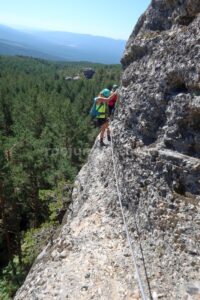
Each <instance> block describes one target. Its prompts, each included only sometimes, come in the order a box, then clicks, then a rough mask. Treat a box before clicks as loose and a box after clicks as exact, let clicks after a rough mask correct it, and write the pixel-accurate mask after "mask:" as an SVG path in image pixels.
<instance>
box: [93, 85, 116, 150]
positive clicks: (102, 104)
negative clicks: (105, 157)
mask: <svg viewBox="0 0 200 300" xmlns="http://www.w3.org/2000/svg"><path fill="white" fill-rule="evenodd" d="M112 96H113V94H112V95H111V91H110V90H109V89H103V90H102V91H101V92H100V94H99V95H98V97H97V98H96V108H97V110H98V112H99V113H100V114H99V115H98V116H97V117H96V119H97V126H99V127H101V131H100V146H101V147H103V146H106V144H104V142H103V139H104V133H105V131H106V130H107V139H108V141H110V140H111V137H110V129H109V127H108V126H109V121H108V103H109V101H110V100H111V98H112Z"/></svg>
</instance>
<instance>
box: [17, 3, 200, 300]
mask: <svg viewBox="0 0 200 300" xmlns="http://www.w3.org/2000/svg"><path fill="white" fill-rule="evenodd" d="M199 13H200V1H199V0H187V1H186V0H153V1H152V3H151V5H150V6H149V8H148V10H147V11H146V12H145V14H144V15H143V16H142V17H141V18H140V19H139V21H138V23H137V25H136V27H135V29H134V31H133V33H132V34H131V36H130V39H129V41H128V43H127V46H126V50H125V53H124V56H123V58H122V65H123V68H124V71H123V75H122V86H121V89H120V103H119V107H118V109H117V111H116V113H115V118H114V121H113V122H112V132H113V141H114V154H115V159H116V163H117V173H118V178H119V186H120V192H121V195H122V202H123V208H124V212H125V215H126V218H127V221H128V228H129V231H130V236H131V240H132V243H133V247H134V252H135V255H136V258H137V263H138V267H139V271H140V274H141V278H142V282H143V285H144V290H145V294H146V295H147V298H148V299H151V298H152V299H166V300H191V299H192V300H196V299H200V282H199V278H200V271H199V269H200V260H199V258H200V64H199V61H200V15H199ZM77 183H78V189H74V193H73V203H72V205H71V208H70V209H71V212H70V213H69V214H68V215H67V217H66V222H65V225H64V226H63V228H62V230H61V234H60V235H59V237H58V238H57V239H55V240H54V242H53V246H50V245H48V246H47V248H46V249H45V250H44V251H43V253H42V254H41V255H40V256H39V257H38V259H37V261H36V263H35V265H34V266H33V268H32V270H31V272H30V273H29V275H28V277H27V279H26V281H25V283H24V285H23V286H22V288H21V289H20V290H19V291H18V293H17V295H16V297H15V299H16V300H17V299H113V300H116V299H140V298H139V296H138V288H137V283H136V279H135V278H133V277H132V275H133V272H132V267H131V258H130V251H129V249H128V246H127V242H126V236H125V233H124V228H123V224H122V218H121V213H120V208H119V205H118V204H117V194H116V187H115V179H114V174H113V166H112V158H111V149H110V147H108V148H106V149H104V150H101V149H99V147H98V145H97V144H95V145H94V148H93V149H92V151H91V154H90V155H89V158H88V163H87V164H86V165H85V167H84V168H83V169H82V170H81V172H80V174H79V176H78V177H77Z"/></svg>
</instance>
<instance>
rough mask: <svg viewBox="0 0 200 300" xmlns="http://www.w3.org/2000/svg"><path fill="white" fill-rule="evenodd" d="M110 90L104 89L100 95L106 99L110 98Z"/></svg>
mask: <svg viewBox="0 0 200 300" xmlns="http://www.w3.org/2000/svg"><path fill="white" fill-rule="evenodd" d="M110 93H111V92H110V90H109V89H103V90H102V91H101V92H100V94H101V95H103V96H104V97H106V98H108V97H109V96H110Z"/></svg>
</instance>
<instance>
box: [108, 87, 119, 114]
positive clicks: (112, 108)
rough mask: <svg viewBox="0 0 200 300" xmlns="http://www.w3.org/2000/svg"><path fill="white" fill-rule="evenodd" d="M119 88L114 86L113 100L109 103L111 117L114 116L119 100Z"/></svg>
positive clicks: (112, 91)
mask: <svg viewBox="0 0 200 300" xmlns="http://www.w3.org/2000/svg"><path fill="white" fill-rule="evenodd" d="M117 88H118V86H117V85H116V84H114V85H113V87H112V90H111V100H110V101H109V102H108V111H109V117H112V116H113V115H114V111H115V105H116V102H117V100H118V94H117V92H116V90H117Z"/></svg>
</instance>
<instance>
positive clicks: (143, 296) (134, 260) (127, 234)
mask: <svg viewBox="0 0 200 300" xmlns="http://www.w3.org/2000/svg"><path fill="white" fill-rule="evenodd" d="M111 151H112V161H113V169H114V175H115V181H116V188H117V195H118V200H119V204H120V208H121V213H122V218H123V222H124V227H125V231H126V236H127V240H128V244H129V248H130V251H131V257H132V261H133V265H134V267H135V272H136V278H137V281H138V285H139V288H140V293H141V296H142V299H143V300H148V298H147V297H146V295H145V291H144V287H143V283H142V279H141V276H140V273H139V269H138V266H137V261H136V257H135V254H134V250H133V247H132V244H131V239H130V234H129V230H128V225H127V222H126V217H125V214H124V210H123V206H122V199H121V193H120V190H119V181H118V177H117V170H116V163H115V157H114V150H113V136H112V133H111Z"/></svg>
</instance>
